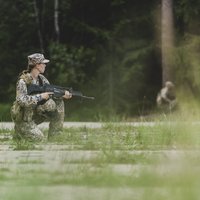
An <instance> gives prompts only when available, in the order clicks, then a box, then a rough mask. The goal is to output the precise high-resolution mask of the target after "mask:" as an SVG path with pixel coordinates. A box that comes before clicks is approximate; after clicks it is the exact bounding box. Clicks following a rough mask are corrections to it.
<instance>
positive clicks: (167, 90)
mask: <svg viewBox="0 0 200 200" xmlns="http://www.w3.org/2000/svg"><path fill="white" fill-rule="evenodd" d="M156 102H157V105H158V107H162V108H164V107H166V108H168V109H169V110H172V109H174V108H175V106H176V105H177V100H176V95H175V86H174V84H173V83H172V82H170V81H167V82H166V83H165V87H163V88H162V89H161V91H160V92H159V93H158V95H157V99H156Z"/></svg>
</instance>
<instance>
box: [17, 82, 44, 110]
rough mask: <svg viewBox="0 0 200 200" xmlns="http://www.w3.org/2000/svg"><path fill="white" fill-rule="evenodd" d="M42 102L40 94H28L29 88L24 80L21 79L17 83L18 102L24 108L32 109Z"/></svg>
mask: <svg viewBox="0 0 200 200" xmlns="http://www.w3.org/2000/svg"><path fill="white" fill-rule="evenodd" d="M41 100H42V97H41V95H40V94H36V95H28V94H27V86H26V83H25V82H24V80H23V79H20V80H19V81H18V82H17V87H16V101H17V102H18V103H19V105H20V106H22V107H32V106H35V105H37V103H38V102H39V101H41Z"/></svg>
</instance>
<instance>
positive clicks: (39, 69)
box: [36, 63, 46, 74]
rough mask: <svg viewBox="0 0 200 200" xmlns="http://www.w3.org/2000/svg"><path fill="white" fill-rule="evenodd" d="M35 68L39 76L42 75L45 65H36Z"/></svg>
mask: <svg viewBox="0 0 200 200" xmlns="http://www.w3.org/2000/svg"><path fill="white" fill-rule="evenodd" d="M36 67H37V70H38V71H39V72H40V73H41V74H43V73H44V71H45V68H46V64H44V63H40V64H37V66H36Z"/></svg>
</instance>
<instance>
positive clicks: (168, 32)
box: [161, 0, 174, 85]
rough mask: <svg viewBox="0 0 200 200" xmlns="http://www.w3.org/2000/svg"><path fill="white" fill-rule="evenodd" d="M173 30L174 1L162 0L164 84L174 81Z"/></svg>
mask: <svg viewBox="0 0 200 200" xmlns="http://www.w3.org/2000/svg"><path fill="white" fill-rule="evenodd" d="M173 40H174V30H173V0H162V7H161V49H162V83H163V85H164V84H165V82H166V81H173V80H172V79H173V77H172V59H171V58H172V49H173V42H174V41H173Z"/></svg>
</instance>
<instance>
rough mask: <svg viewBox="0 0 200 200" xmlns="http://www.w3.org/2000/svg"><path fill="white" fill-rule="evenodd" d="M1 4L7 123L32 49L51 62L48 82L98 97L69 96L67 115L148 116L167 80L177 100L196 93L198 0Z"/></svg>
mask: <svg viewBox="0 0 200 200" xmlns="http://www.w3.org/2000/svg"><path fill="white" fill-rule="evenodd" d="M0 2H1V7H0V15H1V16H0V63H1V79H0V96H1V98H0V110H1V114H0V119H1V121H6V120H10V114H9V109H10V107H11V105H12V103H13V101H14V100H15V90H16V88H15V87H16V81H17V77H18V74H19V73H20V72H21V71H22V70H24V69H26V68H27V56H28V55H30V54H32V53H36V52H40V53H43V54H44V55H45V57H46V58H48V59H49V60H50V63H49V64H48V65H47V67H46V71H45V76H46V77H47V78H48V79H49V80H50V82H51V83H52V84H55V85H60V86H66V87H73V89H75V90H80V91H82V92H83V93H84V94H86V95H88V96H94V97H95V100H94V101H89V100H88V101H85V100H84V101H80V100H79V99H76V98H74V99H71V100H68V101H67V102H66V118H68V120H78V121H84V120H86V121H98V120H104V119H110V118H112V119H115V118H116V119H117V118H118V119H131V118H132V117H135V116H141V115H147V114H149V113H151V112H154V110H155V108H156V102H155V99H156V95H157V93H158V91H159V90H160V88H161V87H162V85H163V83H164V82H165V81H166V80H172V81H173V82H174V83H175V85H176V89H177V91H178V94H179V95H180V98H181V100H182V99H184V98H185V101H188V98H193V99H196V100H197V101H198V99H199V97H200V95H199V88H200V59H199V54H200V37H199V34H200V26H199V25H200V24H199V23H200V21H199V18H200V1H199V0H179V1H173V0H151V1H149V0H142V1H136V0H95V1H94V0H48V1H47V0H28V1H23V0H14V1H13V0H12V1H11V0H7V1H3V0H0ZM169 49H170V50H169Z"/></svg>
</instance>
